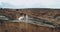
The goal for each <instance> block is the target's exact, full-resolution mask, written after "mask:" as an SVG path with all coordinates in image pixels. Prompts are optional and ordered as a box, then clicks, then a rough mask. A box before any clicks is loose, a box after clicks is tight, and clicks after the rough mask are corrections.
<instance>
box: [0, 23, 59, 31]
mask: <svg viewBox="0 0 60 32" xmlns="http://www.w3.org/2000/svg"><path fill="white" fill-rule="evenodd" d="M0 32H59V30H58V29H56V28H49V27H44V26H38V25H33V24H28V23H24V22H20V23H18V22H15V23H14V22H4V23H3V24H2V25H1V26H0Z"/></svg>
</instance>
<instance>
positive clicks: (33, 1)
mask: <svg viewBox="0 0 60 32" xmlns="http://www.w3.org/2000/svg"><path fill="white" fill-rule="evenodd" d="M0 8H60V0H0Z"/></svg>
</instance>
